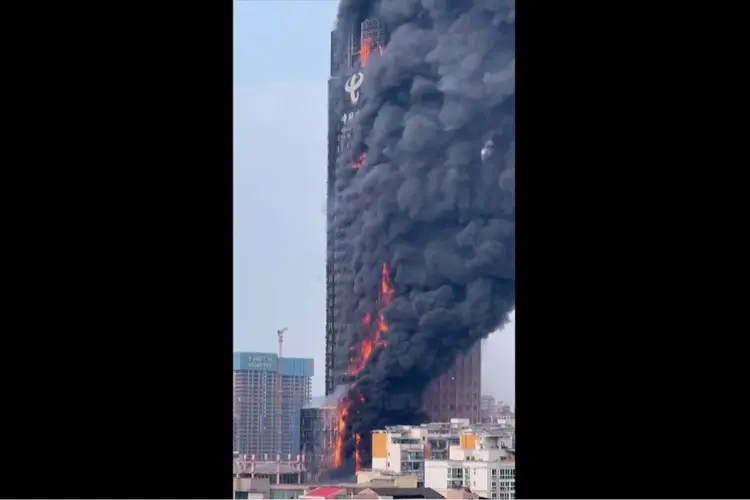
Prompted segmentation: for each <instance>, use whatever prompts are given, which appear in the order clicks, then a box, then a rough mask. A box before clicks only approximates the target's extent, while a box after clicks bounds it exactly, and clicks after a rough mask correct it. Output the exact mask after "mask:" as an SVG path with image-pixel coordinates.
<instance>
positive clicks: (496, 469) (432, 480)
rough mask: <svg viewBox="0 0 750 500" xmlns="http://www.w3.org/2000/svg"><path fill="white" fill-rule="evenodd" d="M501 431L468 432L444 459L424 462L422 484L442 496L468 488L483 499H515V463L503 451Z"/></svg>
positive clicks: (512, 456)
mask: <svg viewBox="0 0 750 500" xmlns="http://www.w3.org/2000/svg"><path fill="white" fill-rule="evenodd" d="M504 441H505V438H504V435H503V432H502V431H500V432H498V431H497V430H491V429H481V428H480V429H476V430H467V431H466V432H464V433H463V434H462V435H461V436H460V438H459V444H458V445H453V446H451V447H450V450H449V457H448V459H447V460H433V459H428V460H425V465H424V466H425V470H424V477H425V482H424V485H425V487H427V488H432V489H434V490H436V491H437V492H438V493H441V494H443V495H444V496H445V493H446V492H447V491H448V490H457V489H463V488H467V489H469V490H471V491H472V492H473V493H476V494H478V495H479V496H482V497H485V498H499V499H501V500H513V499H515V498H516V462H515V459H514V453H513V451H511V450H509V449H506V446H505V444H504Z"/></svg>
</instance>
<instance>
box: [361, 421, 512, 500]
mask: <svg viewBox="0 0 750 500" xmlns="http://www.w3.org/2000/svg"><path fill="white" fill-rule="evenodd" d="M463 436H475V439H476V436H489V437H493V438H496V440H497V442H496V443H495V446H497V448H498V449H499V450H511V451H512V450H513V449H514V447H515V431H514V429H513V428H511V427H509V426H507V425H499V424H471V423H470V421H469V419H463V418H454V419H452V420H451V421H450V422H439V423H438V422H434V423H427V424H422V425H414V426H409V425H403V426H392V427H387V428H385V429H382V430H376V431H373V433H372V470H373V471H374V472H380V473H388V474H400V475H404V476H414V477H415V478H416V480H417V485H418V486H420V487H421V486H425V487H428V488H434V487H433V486H429V485H428V484H427V478H426V464H428V463H430V462H435V461H450V460H453V459H452V458H451V453H452V450H453V449H454V448H457V449H460V448H461V446H462V442H463V443H464V444H466V443H468V442H470V441H467V439H469V438H463ZM489 437H488V438H487V439H489ZM462 439H464V441H462ZM490 444H491V443H489V441H488V442H487V446H489V445H490ZM482 446H484V445H483V444H482ZM482 450H484V448H482ZM508 453H510V451H508ZM453 454H454V455H455V454H456V452H453ZM498 473H499V474H502V475H503V477H504V476H505V474H506V473H505V472H500V470H499V469H498ZM454 483H455V482H452V483H451V484H452V485H453V484H454ZM491 483H492V481H490V486H491ZM446 485H447V483H446ZM467 487H468V486H467ZM434 489H437V488H434ZM443 489H444V490H445V489H448V488H447V486H446V487H444V488H443ZM472 491H473V490H472ZM498 491H499V490H498ZM504 491H505V490H503V492H504ZM487 498H491V497H487ZM496 498H504V497H496Z"/></svg>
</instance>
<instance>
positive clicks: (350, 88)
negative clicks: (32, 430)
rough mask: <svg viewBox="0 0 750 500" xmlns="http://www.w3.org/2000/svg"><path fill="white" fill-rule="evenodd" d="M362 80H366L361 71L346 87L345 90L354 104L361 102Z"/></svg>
mask: <svg viewBox="0 0 750 500" xmlns="http://www.w3.org/2000/svg"><path fill="white" fill-rule="evenodd" d="M362 80H364V75H363V74H362V72H361V71H359V72H357V73H354V74H353V75H352V76H350V77H349V79H348V80H347V81H346V84H345V85H344V90H345V91H346V93H347V94H349V100H350V101H351V103H352V104H357V102H359V88H360V87H361V86H362Z"/></svg>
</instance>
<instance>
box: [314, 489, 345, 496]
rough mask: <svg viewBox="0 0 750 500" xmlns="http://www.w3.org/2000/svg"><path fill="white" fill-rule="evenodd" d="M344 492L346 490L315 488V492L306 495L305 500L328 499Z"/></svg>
mask: <svg viewBox="0 0 750 500" xmlns="http://www.w3.org/2000/svg"><path fill="white" fill-rule="evenodd" d="M342 491H344V488H315V489H314V490H311V491H308V492H307V493H305V498H310V497H317V498H328V497H330V496H332V495H335V494H337V493H341V492H342Z"/></svg>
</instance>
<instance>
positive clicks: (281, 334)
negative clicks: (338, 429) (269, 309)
mask: <svg viewBox="0 0 750 500" xmlns="http://www.w3.org/2000/svg"><path fill="white" fill-rule="evenodd" d="M287 330H289V328H287V327H284V328H281V329H279V330H276V335H278V336H279V364H278V370H279V372H278V374H277V376H276V418H277V419H278V420H277V421H276V432H277V436H276V457H277V458H276V460H277V461H278V460H281V435H282V432H281V414H282V409H283V408H282V401H283V398H282V393H283V384H282V383H281V379H282V371H281V363H282V356H283V345H284V333H285V332H286V331H287Z"/></svg>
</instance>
